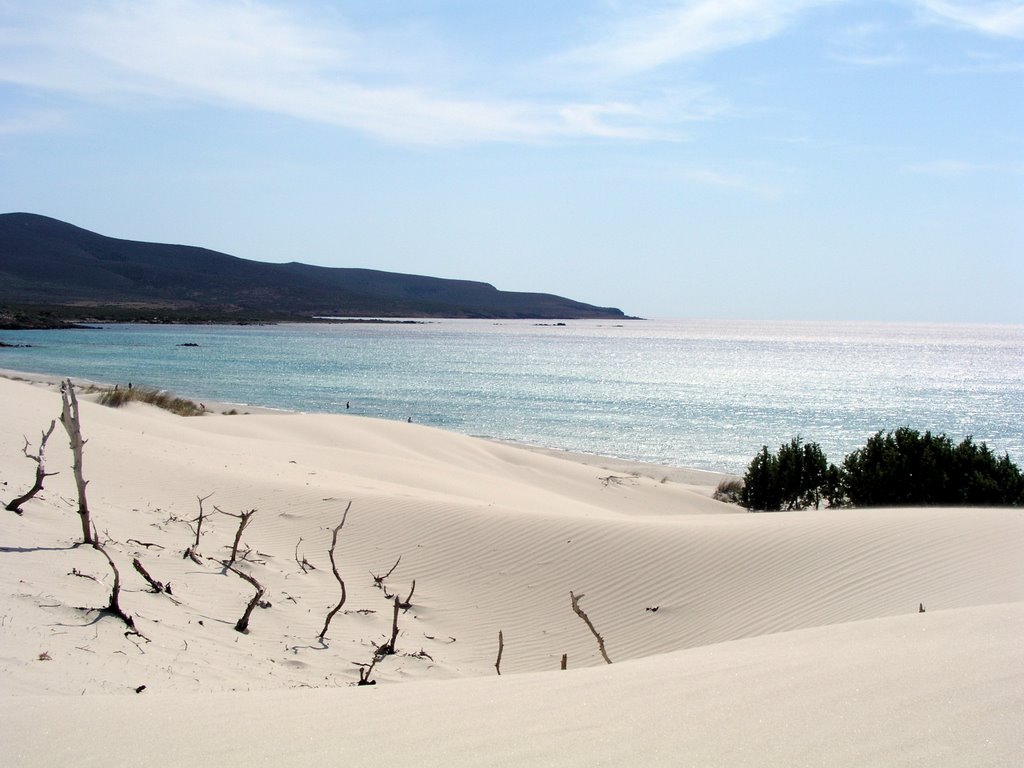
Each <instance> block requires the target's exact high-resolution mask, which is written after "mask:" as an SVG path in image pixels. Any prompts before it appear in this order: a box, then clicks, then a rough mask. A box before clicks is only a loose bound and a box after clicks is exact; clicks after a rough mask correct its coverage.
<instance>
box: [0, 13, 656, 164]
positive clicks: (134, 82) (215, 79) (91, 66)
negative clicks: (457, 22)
mask: <svg viewBox="0 0 1024 768" xmlns="http://www.w3.org/2000/svg"><path fill="white" fill-rule="evenodd" d="M11 15H12V12H10V11H8V17H10V16H11ZM319 21H324V22H325V23H322V24H321V23H318V22H319ZM375 42H377V41H374V40H373V39H372V37H370V36H367V35H365V34H362V35H361V34H357V33H356V32H355V31H354V30H353V29H352V28H351V27H349V26H348V25H347V24H345V22H344V21H343V20H341V19H339V18H337V17H330V18H329V19H326V20H313V19H308V18H301V17H299V16H297V15H294V14H292V13H289V12H287V11H284V10H282V9H280V8H277V7H274V6H270V5H267V4H264V3H260V2H253V1H252V0H248V1H246V0H222V1H221V2H211V1H207V2H198V0H153V1H152V2H123V1H117V2H93V3H87V4H85V3H83V4H79V3H50V4H39V5H35V6H33V7H32V8H30V9H27V10H24V9H22V10H20V12H19V13H17V14H16V16H15V18H8V19H6V20H5V22H4V24H3V28H2V31H0V46H2V48H0V50H3V51H4V55H3V56H0V80H3V81H7V82H9V83H17V84H20V85H25V86H32V87H38V88H44V89H52V90H59V91H64V92H69V93H73V94H76V95H79V96H85V97H92V98H102V99H106V100H111V99H114V100H116V99H121V100H132V99H139V98H147V99H159V100H179V101H185V102H193V103H194V102H202V103H208V104H214V105H219V106H232V107H243V108H251V109H256V110H262V111H266V112H273V113H278V114H284V115H289V116H292V117H296V118H299V119H303V120H312V121H318V122H323V123H328V124H333V125H338V126H343V127H346V128H351V129H354V130H357V131H363V132H365V133H368V134H371V135H373V136H376V137H378V138H381V139H384V140H389V141H395V142H404V143H410V142H411V143H423V144H446V143H459V142H473V141H543V140H549V139H553V138H556V139H557V138H564V137H575V138H588V137H594V138H634V139H635V138H656V137H664V136H665V135H666V134H668V133H670V131H669V130H668V129H666V128H665V127H664V126H659V125H656V124H653V123H654V122H655V121H656V117H654V116H652V115H651V114H649V111H648V110H646V109H645V108H644V107H643V105H635V104H628V103H624V102H623V101H622V100H621V99H619V100H614V101H610V102H604V101H602V100H600V99H594V100H587V99H585V98H584V99H579V98H577V99H574V100H572V101H571V102H561V103H556V102H553V101H544V100H529V99H516V98H505V99H502V98H500V97H499V98H474V97H472V96H464V95H460V94H450V93H445V92H443V91H439V90H437V89H436V88H433V87H431V86H429V85H426V84H418V83H416V82H397V83H396V82H389V80H392V79H393V73H394V68H393V66H392V65H391V64H390V63H389V61H390V58H391V57H389V55H388V54H389V52H388V51H387V50H382V49H380V48H378V47H377V46H376V45H375Z"/></svg>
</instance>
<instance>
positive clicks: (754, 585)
mask: <svg viewBox="0 0 1024 768" xmlns="http://www.w3.org/2000/svg"><path fill="white" fill-rule="evenodd" d="M29 378H31V377H29ZM36 379H37V380H36V381H34V382H32V381H21V380H12V379H10V378H0V424H2V429H0V494H2V495H0V501H2V502H3V503H4V504H6V503H7V502H8V501H9V500H10V499H11V498H13V497H15V496H17V495H19V494H20V493H22V492H23V491H24V490H26V489H27V488H28V487H29V486H30V485H31V483H32V478H33V473H34V470H35V464H34V463H33V462H32V461H30V460H29V459H28V458H26V457H25V455H24V450H25V446H26V441H27V443H28V448H27V450H28V452H29V453H32V452H33V451H34V449H35V448H37V447H38V442H39V437H40V432H41V430H44V429H46V428H47V427H48V425H49V423H50V420H51V419H53V418H55V417H57V416H58V415H59V413H60V407H61V401H60V395H59V393H58V391H57V389H56V387H55V384H54V383H53V382H52V380H51V381H49V382H47V381H43V380H40V379H39V377H36ZM81 409H82V410H81V412H82V430H83V434H84V437H85V438H86V439H87V441H88V442H87V443H86V445H85V453H84V461H83V465H84V474H85V477H86V478H87V479H88V481H89V484H88V489H87V490H88V498H89V506H90V508H91V509H92V512H93V516H94V522H95V524H96V527H97V529H98V531H99V533H100V538H101V540H102V541H104V542H106V544H105V546H106V548H107V551H108V552H109V554H110V556H111V558H112V559H113V560H114V561H115V563H116V565H117V567H118V568H119V571H120V575H121V581H122V594H121V604H122V607H123V608H124V610H125V611H126V612H127V613H128V614H130V615H131V616H132V617H133V618H134V620H135V623H136V627H137V628H138V630H139V632H140V633H141V636H140V635H134V634H131V633H126V628H125V625H124V624H123V623H122V622H121V621H119V620H118V619H116V618H114V617H111V616H108V615H103V614H101V613H100V612H99V611H98V610H97V609H100V608H102V607H103V606H104V605H105V604H106V602H107V597H108V595H109V591H110V585H111V577H112V574H111V570H110V568H109V567H108V565H107V563H106V562H105V560H104V558H103V557H102V555H101V554H100V553H98V552H97V551H95V550H93V549H91V548H88V547H76V546H75V544H76V543H77V542H78V541H79V540H80V537H81V531H80V525H79V520H78V516H77V514H76V507H77V494H76V489H75V484H74V478H73V475H72V471H71V453H70V451H69V449H68V439H67V435H66V434H65V433H64V431H63V429H62V428H61V425H60V424H58V425H57V427H56V430H55V432H54V433H53V436H52V437H51V438H50V441H49V444H48V445H47V450H46V468H47V470H48V471H50V472H59V474H56V475H54V476H52V477H48V478H47V479H46V485H45V490H44V491H43V492H42V493H41V494H40V495H39V496H38V497H36V498H35V499H33V500H31V501H29V502H27V503H26V504H25V505H24V514H23V515H20V516H19V515H15V514H14V513H12V512H6V511H2V514H3V521H4V522H3V527H2V532H3V536H2V540H0V578H2V582H0V583H2V585H3V587H2V588H0V723H2V725H0V734H2V736H3V742H4V744H5V753H6V754H7V756H8V757H7V758H6V759H5V763H6V764H8V765H13V766H49V765H53V764H55V763H57V762H58V761H60V762H68V763H70V764H72V765H78V766H88V765H106V766H110V765H161V766H195V765H197V764H209V765H219V766H243V765H245V766H251V765H273V766H310V765H319V764H324V765H330V764H334V763H341V762H344V763H346V764H349V765H383V764H388V765H403V766H404V765H409V766H413V765H415V766H434V765H437V766H442V765H443V766H462V765H465V766H480V765H538V766H539V765H545V766H547V765H557V766H595V765H608V766H613V765H615V766H617V765H644V766H662V765H664V766H680V765H692V766H716V765H721V766H823V765H829V766H854V765H884V766H890V765H892V766H896V765H901V766H902V765H906V766H911V765H928V766H938V765H941V766H1017V765H1020V764H1021V762H1022V760H1024V654H1022V653H1021V650H1020V648H1021V640H1020V638H1021V637H1024V512H1022V511H1021V510H1019V509H960V508H958V509H935V508H929V509H871V510H820V511H806V512H791V513H776V514H748V513H746V512H745V511H744V510H741V509H739V508H738V507H735V506H730V505H726V504H723V503H720V502H718V501H715V500H714V499H713V498H712V494H713V492H714V489H715V486H716V484H717V482H718V480H719V479H720V476H717V475H714V474H713V473H701V472H692V471H686V470H677V469H671V468H659V467H651V466H648V465H631V464H629V463H628V462H613V461H610V460H604V459H597V458H595V457H581V456H576V455H571V454H563V453H561V452H554V451H548V452H542V451H536V450H527V449H525V448H522V447H517V446H511V445H505V444H500V443H495V442H490V441H485V440H480V439H474V438H470V437H465V436H462V435H457V434H453V433H449V432H444V431H440V430H437V429H433V428H429V427H424V426H421V425H418V424H409V423H405V422H394V421H383V420H374V419H367V418H361V417H357V416H347V415H317V414H281V413H274V414H270V413H255V412H254V413H250V414H245V415H236V416H225V415H220V414H219V413H211V414H210V415H208V416H204V417H199V418H181V417H178V416H175V415H172V414H170V413H167V412H164V411H161V410H158V409H156V408H154V407H151V406H145V405H140V404H134V403H133V404H130V405H128V406H126V407H124V408H121V409H111V408H106V407H103V406H100V405H98V404H97V403H95V402H93V401H92V400H90V399H89V397H87V396H83V398H82V402H81ZM211 410H215V409H211ZM200 498H203V499H204V501H203V502H202V503H203V509H204V512H205V514H206V516H205V518H204V522H203V527H202V531H201V536H200V537H199V544H198V546H197V547H196V550H197V552H198V556H197V557H196V558H195V559H190V558H188V557H184V556H183V553H184V552H185V550H186V549H187V548H188V547H189V546H190V545H192V544H193V543H194V541H195V538H196V536H195V518H196V516H197V514H198V512H199V509H200V506H199V505H200V502H199V499H200ZM349 504H351V506H350V508H349V512H348V516H347V519H346V523H345V526H344V527H343V528H342V529H341V530H340V531H339V532H338V538H337V547H336V550H335V557H336V563H337V569H338V573H339V574H340V576H341V578H342V579H343V580H344V583H345V587H346V600H345V604H344V606H343V607H342V609H341V610H340V611H339V612H338V613H337V615H335V616H334V618H333V620H332V622H331V624H330V628H329V631H328V632H327V633H326V636H325V637H324V639H323V641H321V640H319V639H318V634H319V633H320V631H321V628H322V627H323V625H324V621H325V616H326V614H327V612H328V611H329V610H330V609H331V608H332V607H334V606H335V605H336V604H337V603H338V600H339V597H340V589H339V585H338V582H337V581H336V579H335V577H334V575H333V574H332V570H331V563H330V559H329V556H328V550H329V548H330V544H331V537H332V531H333V530H334V529H335V527H336V526H337V525H338V524H339V523H340V522H341V520H342V516H343V515H344V513H345V510H346V508H347V507H349ZM215 508H216V509H217V510H221V511H220V512H219V511H215ZM250 510H256V512H255V514H254V515H253V516H252V520H251V524H250V525H249V526H248V527H247V528H246V529H245V530H244V532H243V534H242V536H241V546H240V549H239V551H240V553H241V554H240V559H239V561H238V563H237V567H238V569H240V570H242V571H244V572H245V573H247V574H249V575H251V576H252V577H254V578H255V579H257V580H258V581H259V582H260V583H261V584H262V585H263V586H264V587H265V589H266V592H265V595H264V601H265V603H264V605H263V606H262V607H258V608H256V609H255V611H254V612H253V614H252V616H251V622H250V626H249V630H248V632H247V633H244V634H243V633H240V632H237V631H235V628H234V627H235V623H236V621H237V620H238V618H239V616H240V614H241V613H242V611H243V610H244V608H245V606H246V604H247V602H248V601H249V599H250V598H251V597H252V595H253V588H252V587H251V586H250V585H249V584H248V583H247V582H246V581H244V580H243V579H242V578H240V577H239V576H237V575H236V574H234V573H232V572H230V571H227V570H226V569H225V568H224V567H223V566H222V565H221V563H220V562H219V561H221V560H223V559H225V558H226V557H228V553H229V551H230V549H231V545H232V542H233V539H234V536H235V532H236V530H237V528H238V522H239V521H238V519H237V518H236V517H233V515H238V514H239V513H241V512H248V511H250ZM135 558H137V559H138V560H139V561H140V563H142V564H143V565H144V567H145V568H146V569H147V570H148V572H149V573H150V574H151V575H152V576H153V577H154V578H155V579H157V580H159V581H160V582H162V583H164V584H166V583H168V582H169V583H170V584H171V586H172V590H171V593H170V594H168V593H154V592H152V591H150V590H149V588H148V587H147V584H146V582H145V581H144V580H143V578H142V576H140V575H139V574H138V573H137V572H136V571H135V570H134V569H133V566H132V561H133V559H135ZM399 558H400V560H399ZM396 561H398V564H397V566H396V567H394V569H393V571H392V572H391V573H390V575H388V576H387V577H386V578H384V579H383V587H384V588H383V589H382V588H380V586H381V585H380V584H375V579H374V576H375V575H376V576H383V575H384V574H386V573H388V571H389V569H391V568H392V566H393V565H395V563H396ZM570 591H572V592H573V593H575V594H576V595H584V596H585V597H583V598H581V600H580V606H581V607H582V608H583V609H585V611H586V613H587V615H588V617H589V618H590V620H592V622H593V624H594V626H595V627H596V629H597V630H598V631H599V632H600V634H601V636H602V637H603V639H604V641H605V643H606V649H607V654H608V656H609V658H610V659H611V661H612V662H613V663H612V664H610V665H609V664H606V663H605V661H604V660H603V658H602V656H601V654H600V653H599V649H598V644H597V642H596V641H595V637H594V636H593V634H591V631H590V630H589V629H588V627H587V625H586V624H585V623H584V621H583V620H581V618H580V617H579V616H577V615H576V614H575V613H574V612H573V609H572V605H571V601H570ZM386 594H389V595H398V596H399V597H400V598H401V599H402V600H403V601H407V602H408V603H409V605H408V607H407V608H404V609H402V610H400V611H399V612H398V619H397V622H398V634H397V636H396V641H395V651H396V652H395V653H394V654H390V655H385V656H383V657H382V658H381V659H380V660H379V661H378V662H377V663H376V664H375V665H374V666H373V668H372V671H371V672H370V677H371V679H372V680H374V681H375V683H376V685H374V686H372V687H370V686H357V685H356V683H357V682H358V681H359V678H360V670H361V669H364V670H365V669H366V667H367V666H368V665H369V664H370V663H371V661H372V660H373V659H374V655H375V650H376V649H377V648H378V647H379V646H380V645H381V644H384V643H386V641H387V640H388V639H389V637H390V636H391V634H392V631H393V627H394V610H393V599H389V598H388V597H386ZM921 606H923V607H924V608H925V612H920V607H921ZM499 632H500V633H501V637H502V640H503V648H502V650H501V661H500V672H501V674H500V675H499V674H498V670H497V669H496V660H497V656H498V652H499V639H498V638H499ZM563 654H564V655H566V657H567V669H566V670H565V671H562V670H560V663H561V659H562V656H563ZM364 674H365V672H364Z"/></svg>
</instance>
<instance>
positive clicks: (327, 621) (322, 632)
mask: <svg viewBox="0 0 1024 768" xmlns="http://www.w3.org/2000/svg"><path fill="white" fill-rule="evenodd" d="M350 509H352V502H351V501H350V502H349V503H348V506H347V507H345V513H344V514H343V515H342V516H341V522H340V523H338V524H337V525H336V526H335V527H334V533H333V534H332V535H331V548H330V550H328V552H327V555H328V557H330V559H331V571H332V572H333V573H334V578H335V579H337V581H338V584H339V586H340V587H341V600H339V601H338V604H337V605H336V606H334V609H333V610H332V611H331V612H330V613H328V614H327V618H326V619H324V628H323V629H321V630H320V635H319V640H320V642H321V643H322V642H323V641H324V635H326V634H327V628H328V627H330V626H331V619H333V618H334V614H336V613H337V612H338V611H340V610H341V606H343V605H344V604H345V598H346V597H347V594H346V592H345V582H344V581H343V580H342V578H341V574H339V573H338V564H337V563H336V562H335V561H334V548H335V547H336V546H337V545H338V532H339V531H340V530H341V529H342V528H343V527H344V526H345V521H346V520H347V519H348V511H349V510H350ZM296 546H297V545H296Z"/></svg>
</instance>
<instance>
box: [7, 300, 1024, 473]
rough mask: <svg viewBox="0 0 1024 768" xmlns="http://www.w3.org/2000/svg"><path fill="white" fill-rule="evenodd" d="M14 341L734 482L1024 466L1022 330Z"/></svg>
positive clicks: (684, 324)
mask: <svg viewBox="0 0 1024 768" xmlns="http://www.w3.org/2000/svg"><path fill="white" fill-rule="evenodd" d="M0 342H4V343H5V344H8V345H30V346H5V347H2V348H0V368H6V369H14V370H20V371H26V372H32V373H41V374H49V375H56V376H63V377H71V378H72V379H88V380H92V381H99V382H106V383H111V384H113V383H118V384H119V385H121V386H126V385H127V384H128V382H133V383H135V384H138V385H146V386H151V387H156V388H159V389H166V390H169V391H171V392H173V393H174V394H176V395H180V396H183V397H189V398H191V399H194V400H197V401H200V402H205V401H210V402H211V403H212V402H220V403H231V404H237V407H238V409H239V410H244V407H245V406H261V407H268V408H274V409H282V410H293V411H303V412H313V413H346V414H356V415H361V416H370V417H376V418H383V419H395V420H402V421H407V420H409V419H411V420H412V421H414V422H416V423H419V424H426V425H431V426H434V427H439V428H441V429H446V430H451V431H455V432H460V433H464V434H468V435H475V436H480V437H486V438H494V439H499V440H507V441H513V442H518V443H524V444H528V445H533V446H540V447H545V448H554V449H564V450H568V451H576V452H584V453H592V454H599V455H605V456H613V457H618V458H624V459H629V460H634V461H644V462H653V463H657V464H664V465H667V466H673V467H691V468H697V469H705V470H711V471H717V472H725V473H740V474H741V473H742V472H743V471H744V469H745V468H746V466H747V464H748V463H749V462H750V459H751V458H752V457H753V455H754V454H755V453H756V452H757V451H759V450H760V448H761V446H762V445H767V446H769V447H770V448H776V447H777V446H778V445H779V444H781V443H783V442H788V441H789V440H790V439H791V438H793V437H797V436H799V437H801V438H802V439H803V440H805V441H813V442H817V443H819V444H820V445H821V447H822V449H823V450H824V451H825V453H826V455H827V456H828V457H829V459H830V460H832V461H835V462H839V461H841V460H842V458H843V456H844V455H845V454H847V453H848V452H850V451H852V450H854V449H856V448H858V447H860V446H861V445H863V444H864V441H865V440H866V439H867V438H868V437H869V436H870V435H872V434H874V433H876V432H878V431H879V430H891V429H896V428H897V427H900V426H910V427H913V428H915V429H919V430H921V431H922V432H923V431H925V430H931V431H932V432H942V433H945V434H946V435H948V436H949V437H951V438H953V439H954V440H955V441H957V442H959V441H960V440H961V439H963V438H964V437H967V436H971V437H973V438H974V440H975V441H976V442H985V443H987V444H988V446H989V447H990V448H991V449H993V450H994V451H995V452H996V453H998V454H999V455H1002V454H1004V453H1008V454H1009V455H1010V458H1011V459H1013V460H1014V461H1015V462H1016V463H1018V464H1020V463H1021V461H1022V460H1024V326H994V325H929V324H892V323H854V322H753V321H726V320H628V321H607V320H602V321H598V320H567V321H564V323H559V322H538V321H529V320H428V321H419V322H407V323H337V324H280V325H257V326H231V325H210V326H197V325H146V324H132V325H102V326H97V327H96V328H94V329H88V330H46V331H0Z"/></svg>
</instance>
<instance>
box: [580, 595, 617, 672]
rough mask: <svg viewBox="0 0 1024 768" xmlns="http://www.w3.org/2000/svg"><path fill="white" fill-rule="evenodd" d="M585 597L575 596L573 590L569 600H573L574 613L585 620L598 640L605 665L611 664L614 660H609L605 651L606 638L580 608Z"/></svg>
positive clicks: (598, 646)
mask: <svg viewBox="0 0 1024 768" xmlns="http://www.w3.org/2000/svg"><path fill="white" fill-rule="evenodd" d="M584 597H586V595H574V594H573V592H572V590H569V598H570V599H571V600H572V609H573V611H575V613H576V615H577V616H579V617H580V618H581V619H583V622H584V623H585V624H586V625H587V627H588V628H589V629H590V631H591V633H593V635H594V637H595V638H596V639H597V649H598V650H599V651H601V657H602V658H603V659H604V660H605V663H606V664H611V663H612V660H611V659H609V658H608V652H607V651H605V649H604V638H603V637H601V633H600V632H598V631H597V629H596V628H595V627H594V623H593V622H592V621H591V620H590V617H589V616H587V614H586V612H585V611H584V610H583V609H582V608H580V600H582V599H583V598H584Z"/></svg>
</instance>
